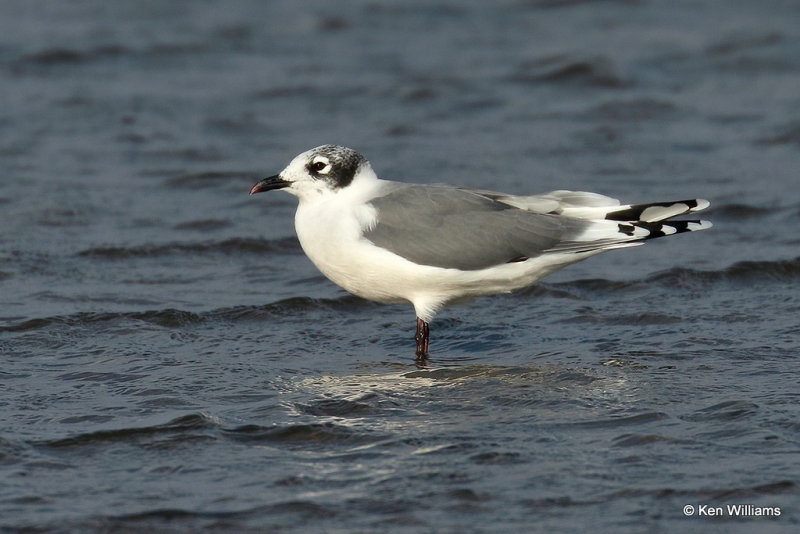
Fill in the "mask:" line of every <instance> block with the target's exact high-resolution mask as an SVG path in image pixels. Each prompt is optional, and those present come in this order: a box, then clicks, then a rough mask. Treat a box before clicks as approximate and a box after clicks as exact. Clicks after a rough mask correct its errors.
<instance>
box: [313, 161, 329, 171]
mask: <svg viewBox="0 0 800 534" xmlns="http://www.w3.org/2000/svg"><path fill="white" fill-rule="evenodd" d="M327 166H328V164H327V163H325V162H324V161H315V162H314V163H312V164H311V170H312V171H314V172H322V170H323V169H324V168H325V167H327Z"/></svg>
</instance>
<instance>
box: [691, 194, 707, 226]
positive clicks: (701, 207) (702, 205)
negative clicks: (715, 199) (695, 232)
mask: <svg viewBox="0 0 800 534" xmlns="http://www.w3.org/2000/svg"><path fill="white" fill-rule="evenodd" d="M695 202H697V206H695V207H694V208H692V211H700V210H704V209H706V208H707V207H709V206H710V205H711V202H709V201H708V200H706V199H704V198H698V199H696V200H695ZM709 224H711V223H709Z"/></svg>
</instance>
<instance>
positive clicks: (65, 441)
mask: <svg viewBox="0 0 800 534" xmlns="http://www.w3.org/2000/svg"><path fill="white" fill-rule="evenodd" d="M170 436H171V437H172V440H171V441H172V442H173V443H174V444H175V445H176V446H178V445H180V443H181V442H184V441H186V440H187V439H191V440H192V441H197V439H199V438H201V437H203V436H206V437H207V438H208V439H212V440H216V439H227V440H231V441H236V442H246V443H274V444H276V445H281V444H283V445H286V446H289V447H297V446H316V445H318V444H319V443H320V442H326V443H343V444H363V443H372V442H375V441H379V440H382V439H385V438H386V436H384V435H382V434H377V433H373V432H365V431H362V430H357V429H356V428H353V427H349V426H344V425H338V424H335V423H330V422H325V423H307V424H290V425H272V426H261V425H243V426H239V427H235V428H223V427H222V424H221V423H220V421H219V420H217V419H216V418H215V417H212V416H209V415H206V414H203V413H193V414H188V415H184V416H181V417H178V418H176V419H173V420H171V421H169V422H167V423H164V424H160V425H153V426H143V427H130V428H119V429H113V430H99V431H96V432H87V433H84V434H77V435H74V436H69V437H66V438H57V439H49V440H38V441H33V442H31V443H30V445H32V446H34V447H39V448H45V449H76V448H83V447H96V446H105V445H109V444H112V443H132V444H133V443H135V444H141V443H142V442H149V441H157V442H158V443H159V444H160V445H161V446H163V445H165V444H166V441H165V437H167V438H169V437H170ZM168 441H169V439H168Z"/></svg>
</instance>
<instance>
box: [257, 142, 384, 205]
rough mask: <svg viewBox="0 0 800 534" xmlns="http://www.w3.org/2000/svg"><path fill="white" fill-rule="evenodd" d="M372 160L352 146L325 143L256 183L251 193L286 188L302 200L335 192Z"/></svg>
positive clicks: (351, 180)
mask: <svg viewBox="0 0 800 534" xmlns="http://www.w3.org/2000/svg"><path fill="white" fill-rule="evenodd" d="M365 170H369V162H368V161H367V160H366V159H365V158H364V156H362V155H361V154H359V153H358V152H356V151H355V150H353V149H351V148H346V147H343V146H337V145H322V146H318V147H317V148H312V149H311V150H308V151H306V152H303V153H302V154H300V155H298V156H297V157H295V158H294V159H293V160H292V161H291V162H290V163H289V165H287V166H286V168H285V169H283V170H282V171H281V172H279V173H278V174H276V175H275V176H270V177H269V178H265V179H263V180H261V181H260V182H258V183H256V184H255V185H254V186H253V188H252V189H250V194H251V195H254V194H256V193H261V192H263V191H271V190H273V189H285V190H286V192H288V193H291V194H293V195H295V196H296V197H298V198H299V199H300V200H304V199H310V198H312V197H315V196H324V195H327V194H330V193H335V192H337V191H339V190H341V189H343V188H346V187H347V186H349V185H350V184H351V183H352V182H353V180H354V179H355V178H356V177H357V176H359V174H361V173H362V172H363V171H365Z"/></svg>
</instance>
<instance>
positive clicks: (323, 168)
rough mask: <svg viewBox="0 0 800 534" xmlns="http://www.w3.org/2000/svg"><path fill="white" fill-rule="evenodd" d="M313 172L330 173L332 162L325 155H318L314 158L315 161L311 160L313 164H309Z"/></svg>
mask: <svg viewBox="0 0 800 534" xmlns="http://www.w3.org/2000/svg"><path fill="white" fill-rule="evenodd" d="M308 168H309V170H310V171H311V172H314V173H317V174H328V172H330V170H331V164H330V162H329V161H328V158H325V157H321V156H320V157H317V158H314V161H312V162H311V165H309V166H308Z"/></svg>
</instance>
